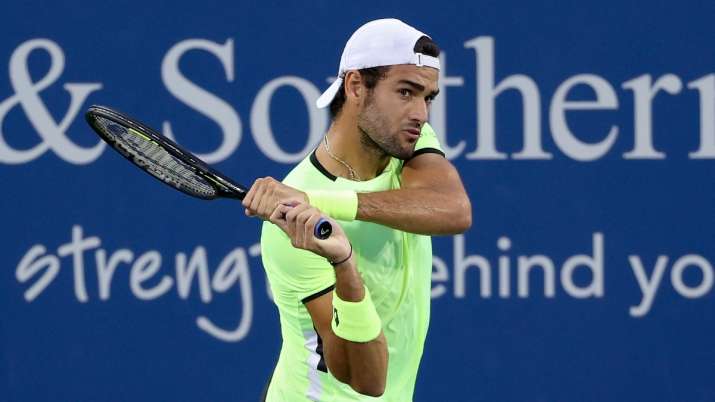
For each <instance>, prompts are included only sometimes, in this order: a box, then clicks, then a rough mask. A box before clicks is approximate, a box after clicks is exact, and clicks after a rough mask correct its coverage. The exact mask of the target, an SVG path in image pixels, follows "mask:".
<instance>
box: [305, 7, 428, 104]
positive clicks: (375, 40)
mask: <svg viewBox="0 0 715 402" xmlns="http://www.w3.org/2000/svg"><path fill="white" fill-rule="evenodd" d="M423 36H427V37H428V38H429V36H428V35H426V34H424V33H422V32H420V31H418V30H416V29H415V28H413V27H411V26H409V25H407V24H405V23H404V22H402V21H400V20H398V19H395V18H385V19H380V20H374V21H370V22H368V23H367V24H365V25H363V26H361V27H360V28H358V29H357V31H355V32H354V33H353V34H352V36H351V37H350V39H348V42H347V43H346V44H345V49H343V55H342V56H341V57H340V68H339V70H338V78H337V79H336V80H335V81H333V83H332V84H331V85H330V87H328V89H326V90H325V92H323V94H322V95H320V97H319V98H318V100H317V101H316V102H315V104H316V106H317V107H318V108H319V109H322V108H324V107H327V106H328V105H330V103H331V102H332V101H333V98H335V95H336V94H337V93H338V90H340V87H341V86H342V84H343V78H344V77H345V73H346V72H347V71H350V70H360V69H363V68H371V67H380V66H392V65H398V64H414V65H416V66H419V67H422V66H427V67H432V68H435V69H437V70H439V59H438V58H437V57H433V56H428V55H426V54H422V53H416V52H415V51H414V48H415V43H417V41H418V40H419V39H420V38H421V37H423Z"/></svg>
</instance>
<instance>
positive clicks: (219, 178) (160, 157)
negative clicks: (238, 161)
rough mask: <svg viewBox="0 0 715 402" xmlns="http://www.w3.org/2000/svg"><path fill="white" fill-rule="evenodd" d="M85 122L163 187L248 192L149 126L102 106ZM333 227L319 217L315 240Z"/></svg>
mask: <svg viewBox="0 0 715 402" xmlns="http://www.w3.org/2000/svg"><path fill="white" fill-rule="evenodd" d="M85 118H86V119H87V123H89V125H90V126H91V127H92V129H94V131H95V132H96V133H97V134H99V136H100V137H101V138H102V139H103V140H104V141H105V142H106V143H107V144H109V145H111V146H112V148H114V149H115V150H116V151H117V152H119V153H120V154H122V155H123V156H124V157H125V158H127V160H129V161H130V162H132V163H134V164H135V165H136V166H138V167H139V168H141V169H142V170H144V171H145V172H147V173H149V174H150V175H152V176H154V177H155V178H157V179H159V180H160V181H162V182H163V183H165V184H168V185H169V186H171V187H173V188H175V189H177V190H179V191H181V192H183V193H186V194H188V195H190V196H193V197H197V198H201V199H203V200H213V199H216V198H233V199H238V200H242V199H243V198H244V197H245V196H246V194H247V193H248V189H247V188H246V187H244V186H242V185H240V184H237V183H235V182H234V181H233V180H231V179H230V178H228V177H227V176H225V175H223V174H222V173H220V172H219V171H217V170H215V169H213V168H211V167H210V166H209V165H207V164H206V163H205V162H204V161H202V160H201V159H199V158H198V157H196V156H195V155H193V154H192V153H191V152H189V151H187V150H185V149H183V148H182V147H180V146H179V145H177V144H176V143H175V142H173V141H171V140H170V139H168V138H166V137H164V136H163V135H161V134H159V133H158V132H156V131H155V130H153V129H152V128H151V127H149V126H146V125H144V124H143V123H141V122H139V121H137V120H135V119H133V118H131V117H129V116H126V115H124V114H122V113H120V112H118V111H116V110H112V109H110V108H108V107H105V106H97V105H94V106H91V107H90V108H89V109H88V110H87V113H86V114H85ZM332 231H333V228H332V226H331V224H330V222H328V221H327V220H326V219H325V218H321V220H320V221H318V223H317V224H316V225H315V228H314V230H313V232H314V234H315V237H317V238H319V239H327V238H328V237H330V234H331V233H332Z"/></svg>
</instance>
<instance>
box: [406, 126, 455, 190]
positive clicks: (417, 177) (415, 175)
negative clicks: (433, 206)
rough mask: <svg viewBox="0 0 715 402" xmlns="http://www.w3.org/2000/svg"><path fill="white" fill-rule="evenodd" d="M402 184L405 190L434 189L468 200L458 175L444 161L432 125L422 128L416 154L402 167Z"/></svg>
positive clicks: (447, 162) (445, 159) (450, 165)
mask: <svg viewBox="0 0 715 402" xmlns="http://www.w3.org/2000/svg"><path fill="white" fill-rule="evenodd" d="M401 184H402V188H421V189H428V190H435V191H440V192H446V193H448V194H451V195H455V196H463V197H465V198H466V192H465V191H464V186H463V185H462V180H461V179H460V177H459V173H458V172H457V169H455V168H454V166H453V165H452V163H450V162H449V161H448V160H447V158H445V155H444V151H443V150H442V146H441V145H440V143H439V139H438V138H437V134H435V132H434V130H433V129H432V126H430V125H429V123H425V124H424V125H423V126H422V132H421V135H420V139H419V140H418V141H417V144H416V145H415V153H414V155H413V156H412V158H411V159H409V160H407V161H405V163H404V165H403V167H402V175H401Z"/></svg>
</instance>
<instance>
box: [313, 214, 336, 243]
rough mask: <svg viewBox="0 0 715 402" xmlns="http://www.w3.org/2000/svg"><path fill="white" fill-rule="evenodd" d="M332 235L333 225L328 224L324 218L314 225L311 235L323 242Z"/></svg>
mask: <svg viewBox="0 0 715 402" xmlns="http://www.w3.org/2000/svg"><path fill="white" fill-rule="evenodd" d="M332 233H333V225H331V224H330V222H328V220H327V219H325V218H320V220H319V221H318V223H316V224H315V227H314V228H313V234H314V235H315V237H317V238H318V239H321V240H325V239H327V238H328V237H330V235H331V234H332Z"/></svg>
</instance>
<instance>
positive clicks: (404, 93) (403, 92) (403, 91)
mask: <svg viewBox="0 0 715 402" xmlns="http://www.w3.org/2000/svg"><path fill="white" fill-rule="evenodd" d="M400 95H402V96H403V97H405V98H406V97H408V96H410V95H412V91H410V90H409V89H400Z"/></svg>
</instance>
